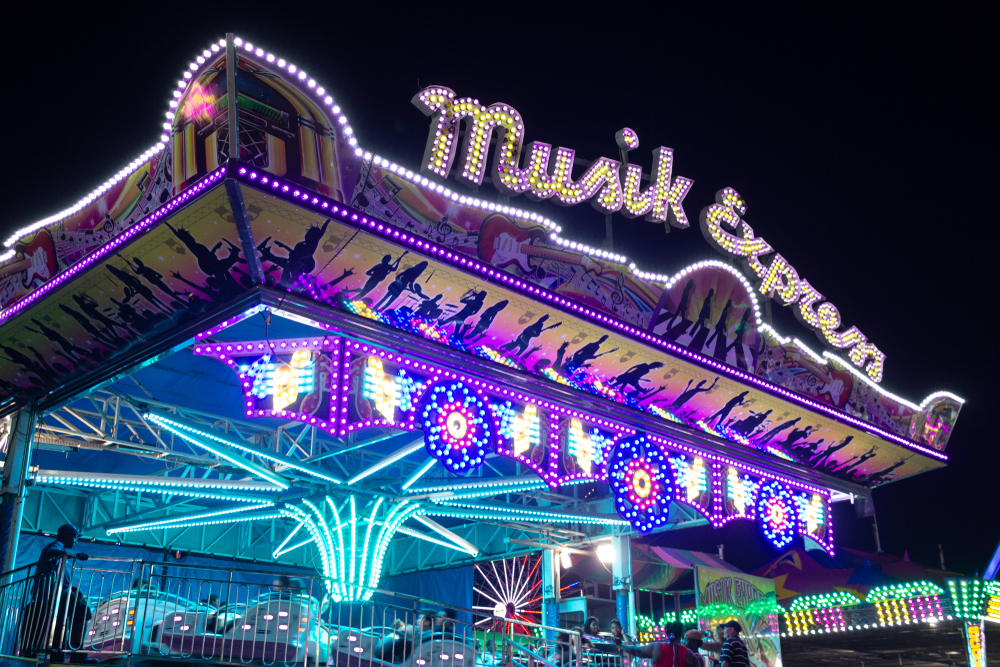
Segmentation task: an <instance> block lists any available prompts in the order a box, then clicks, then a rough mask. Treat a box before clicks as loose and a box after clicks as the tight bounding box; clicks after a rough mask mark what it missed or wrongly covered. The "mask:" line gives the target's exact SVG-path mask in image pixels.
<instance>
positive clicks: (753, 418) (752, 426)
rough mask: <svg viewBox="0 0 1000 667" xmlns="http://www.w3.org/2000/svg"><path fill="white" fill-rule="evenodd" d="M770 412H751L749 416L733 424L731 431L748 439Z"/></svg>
mask: <svg viewBox="0 0 1000 667" xmlns="http://www.w3.org/2000/svg"><path fill="white" fill-rule="evenodd" d="M772 412H774V410H767V411H765V412H754V411H753V410H751V411H750V416H749V417H747V418H746V419H741V420H740V421H738V422H736V423H735V424H733V425H732V428H731V430H732V432H733V433H736V434H738V435H742V436H744V437H747V438H749V437H750V435H751V434H752V433H753V432H754V431H756V430H757V428H758V427H760V425H761V424H763V423H764V421H765V420H766V419H767V418H768V416H769V415H770V414H771V413H772Z"/></svg>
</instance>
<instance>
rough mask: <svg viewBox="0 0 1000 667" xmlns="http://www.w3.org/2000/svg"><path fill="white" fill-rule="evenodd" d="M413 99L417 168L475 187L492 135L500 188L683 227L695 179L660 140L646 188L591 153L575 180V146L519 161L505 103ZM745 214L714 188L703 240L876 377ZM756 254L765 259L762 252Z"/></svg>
mask: <svg viewBox="0 0 1000 667" xmlns="http://www.w3.org/2000/svg"><path fill="white" fill-rule="evenodd" d="M412 102H413V104H414V105H415V106H416V107H417V108H418V109H420V110H421V111H422V112H423V113H424V114H425V115H427V116H431V117H432V121H431V127H430V132H429V134H428V137H427V144H426V146H425V148H424V156H423V159H422V161H421V165H420V170H421V171H422V172H423V173H425V174H432V175H435V176H438V177H440V178H447V177H448V175H449V174H450V173H451V172H452V167H453V166H454V165H455V158H456V155H457V154H458V165H457V168H456V170H455V179H456V180H457V181H459V182H460V183H463V184H464V185H467V186H469V187H478V186H479V185H482V182H483V179H484V178H485V176H486V171H487V166H486V163H487V159H488V153H489V148H490V141H491V139H492V137H493V134H494V133H496V135H497V147H496V149H495V150H494V155H493V168H492V169H491V170H490V179H491V181H492V183H493V185H494V186H495V187H496V188H497V190H498V191H500V192H501V193H502V194H506V195H521V194H523V195H527V196H528V197H529V198H530V199H533V200H535V201H539V200H542V199H553V200H554V201H555V202H557V203H558V204H561V205H565V206H571V205H574V204H580V203H582V202H585V201H589V202H590V203H591V205H592V206H593V207H594V208H595V209H597V210H598V211H600V212H602V213H613V212H619V213H621V214H622V215H624V216H625V217H627V218H638V217H641V216H645V217H646V219H647V220H649V221H651V222H664V223H669V224H670V225H671V226H673V227H678V228H682V229H684V228H687V227H689V226H690V223H689V221H688V217H687V215H686V214H685V212H684V199H685V197H687V195H688V192H689V191H690V190H691V186H692V184H693V183H694V181H693V180H692V179H690V178H685V177H684V176H676V177H674V176H673V163H674V152H673V149H671V148H667V147H665V146H660V147H659V148H657V149H656V150H654V151H653V173H652V177H651V178H650V184H649V186H648V187H647V188H646V189H645V190H643V189H642V188H641V184H642V172H643V169H642V167H641V166H640V165H635V164H626V165H625V174H624V178H623V177H622V174H621V168H622V161H621V160H615V159H613V158H607V157H601V158H598V159H597V160H595V161H594V162H593V163H592V164H591V165H590V167H588V169H587V170H586V171H585V172H584V173H583V175H582V176H580V178H578V179H574V178H573V163H574V159H575V155H576V151H574V150H573V149H571V148H564V147H562V146H559V147H557V148H556V149H555V151H553V150H552V145H551V144H547V143H544V142H541V141H534V142H532V143H531V146H530V147H529V149H528V156H527V159H526V160H525V161H524V165H525V166H524V167H521V166H520V165H521V163H522V161H521V152H522V151H521V149H522V144H523V142H524V121H523V119H522V118H521V114H519V113H518V112H517V110H516V109H514V108H513V107H512V106H510V105H509V104H503V103H500V102H498V103H495V104H490V105H488V106H484V105H482V104H480V102H479V100H477V99H473V98H471V97H462V98H456V96H455V92H454V91H452V90H451V89H449V88H445V87H444V86H429V87H427V88H424V89H423V90H421V91H420V92H419V93H417V94H416V95H415V96H414V97H413V100H412ZM463 122H465V123H466V133H465V137H464V141H462V142H461V153H460V154H459V143H460V142H459V137H460V129H461V125H462V123H463ZM615 139H616V141H617V143H618V145H619V147H620V148H621V149H622V150H623V151H624V152H628V151H630V150H633V149H635V148H638V146H639V139H638V137H637V136H636V134H635V132H634V131H632V130H631V129H629V128H623V129H622V130H620V131H619V132H618V133H617V135H616V136H615ZM745 213H746V202H744V201H743V199H742V198H741V197H740V195H739V193H738V192H736V190H734V189H732V188H725V189H723V190H720V191H719V192H718V193H717V194H716V203H714V204H712V205H711V206H707V207H706V208H705V209H704V210H703V211H702V212H701V217H700V222H701V228H702V232H703V234H704V235H705V238H706V239H707V240H708V241H709V243H710V244H711V245H712V246H713V247H715V248H716V249H717V250H718V251H720V252H722V253H723V254H728V255H734V256H736V257H739V258H740V259H741V260H743V262H744V263H745V264H746V266H747V267H748V268H749V269H750V270H751V271H753V273H754V274H756V276H757V278H758V283H757V288H758V290H759V291H760V292H761V293H762V294H764V295H766V296H767V297H769V298H772V299H774V300H776V301H778V302H779V303H781V304H782V305H786V306H791V305H797V306H798V307H797V308H796V309H795V315H796V317H797V318H798V320H799V321H800V322H801V323H802V324H804V325H806V326H808V327H810V328H812V329H814V330H815V331H816V334H817V335H818V336H819V338H820V340H822V341H823V342H824V343H826V344H828V345H829V346H831V347H833V348H837V349H841V350H846V351H847V353H848V358H849V359H850V360H851V362H852V363H854V365H856V366H858V367H859V368H864V369H865V371H866V373H867V374H868V376H869V377H870V378H871V379H872V380H874V381H875V382H880V381H881V380H882V372H883V367H884V364H885V355H884V354H883V353H882V352H881V351H880V350H879V349H878V348H877V347H875V346H874V345H873V344H871V343H869V342H868V338H867V337H866V336H865V335H864V334H863V333H861V331H860V330H858V328H857V327H854V326H852V327H850V328H848V329H847V330H846V331H840V330H839V329H840V327H841V325H842V321H841V316H840V311H839V310H838V309H837V307H836V306H835V305H833V304H832V303H830V302H828V301H825V302H824V297H823V295H822V294H820V293H819V292H818V291H817V290H816V289H815V288H814V287H813V286H812V285H810V284H809V282H808V281H807V280H805V279H802V278H800V276H799V274H798V271H796V270H795V268H794V267H793V266H792V265H790V264H789V263H788V261H787V260H786V259H785V258H784V257H782V256H781V254H779V253H777V252H775V250H774V248H772V247H771V245H769V244H768V243H767V242H766V241H765V240H764V239H763V238H760V237H756V236H755V235H754V232H753V229H752V228H751V227H750V225H748V224H747V223H746V221H745V220H742V219H741V218H740V215H741V214H745ZM762 258H763V259H762Z"/></svg>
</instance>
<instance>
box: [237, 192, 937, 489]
mask: <svg viewBox="0 0 1000 667" xmlns="http://www.w3.org/2000/svg"><path fill="white" fill-rule="evenodd" d="M245 178H246V177H241V179H245ZM247 180H248V182H249V179H247ZM275 183H278V184H279V187H277V188H273V189H272V188H265V189H266V190H268V191H269V192H271V193H272V194H275V195H276V196H279V197H282V198H285V199H288V200H290V201H294V202H295V203H296V204H297V205H298V206H301V207H303V208H306V209H309V210H314V211H316V213H318V214H320V215H326V216H329V217H330V218H331V219H332V220H339V221H343V222H344V223H346V224H347V225H349V226H355V227H360V228H362V229H365V230H366V231H368V232H369V233H371V234H372V235H374V236H378V237H382V238H385V239H387V240H389V241H391V242H393V243H394V244H399V245H402V246H403V247H408V248H411V249H413V250H417V251H420V252H421V253H422V254H424V255H428V256H430V257H432V258H434V259H436V260H437V261H440V262H444V263H445V264H451V265H453V266H455V267H456V268H459V269H461V270H463V271H465V272H470V273H472V274H473V275H474V276H476V278H477V279H478V280H481V281H484V282H485V283H489V284H497V285H499V286H502V287H503V288H505V289H510V290H514V291H517V292H521V293H523V294H524V295H526V296H528V297H529V298H531V299H532V300H534V301H537V302H539V303H540V304H543V305H546V306H549V307H552V308H555V309H557V310H561V311H564V312H568V313H571V314H573V315H575V316H578V317H581V318H583V319H586V320H589V321H591V322H593V323H596V324H598V325H600V326H602V327H606V328H608V329H611V330H612V331H614V332H617V334H619V335H624V336H626V337H628V338H632V339H636V340H639V341H641V342H643V343H645V344H648V345H650V346H652V347H654V348H658V349H661V350H664V351H666V352H669V353H670V354H672V355H674V356H676V357H677V358H679V359H682V360H687V361H690V362H691V363H693V364H695V365H697V366H700V367H702V368H704V369H707V370H709V371H711V372H714V373H717V374H718V375H719V376H720V377H726V378H730V379H732V380H735V381H737V382H739V383H741V384H743V385H750V386H751V387H753V389H754V391H758V390H763V391H765V392H767V393H769V394H771V395H774V396H777V397H780V398H782V399H785V400H790V401H793V402H795V403H797V404H799V405H800V406H803V407H807V408H809V409H810V410H813V411H815V412H818V413H820V414H822V415H824V416H827V417H829V418H833V419H835V420H837V421H840V422H844V423H846V424H849V425H851V426H852V427H857V428H861V429H863V430H865V431H867V432H869V433H871V434H873V435H875V436H877V437H880V438H884V439H885V440H888V441H891V442H893V443H896V444H899V445H902V446H904V447H906V448H908V449H911V450H915V451H919V452H921V453H922V454H926V455H928V456H931V457H933V458H936V459H938V460H942V461H943V460H947V457H946V456H945V455H944V454H942V453H940V452H937V451H934V450H932V449H930V448H927V447H923V446H921V445H919V444H916V443H913V442H910V441H908V440H906V439H905V438H903V437H901V436H899V435H897V434H895V433H892V432H890V431H888V430H885V429H883V428H880V427H877V426H874V425H872V424H870V423H867V422H865V421H863V420H861V419H858V418H856V417H853V416H851V415H848V414H846V413H844V412H842V411H840V410H837V409H836V408H833V407H831V406H829V405H827V404H824V403H823V402H821V401H818V400H813V399H809V398H805V397H803V396H801V395H798V394H796V393H795V392H792V391H789V390H787V389H785V388H783V387H780V386H778V385H775V384H773V383H771V382H768V381H766V380H762V379H760V378H759V377H757V376H755V375H754V374H753V373H752V372H748V371H742V370H739V369H736V368H733V367H731V366H729V365H728V364H726V363H721V362H719V361H716V360H714V359H712V358H709V357H707V356H704V355H702V354H700V353H698V352H693V351H691V350H690V349H688V348H686V347H682V346H679V345H675V344H673V343H671V342H669V341H667V340H664V339H662V338H660V337H659V336H656V335H654V334H651V333H649V332H648V331H645V330H643V329H641V328H639V327H636V326H633V325H630V324H628V323H626V322H623V321H621V320H619V319H617V318H615V317H611V316H609V315H607V314H605V313H602V312H599V311H596V310H593V309H591V308H588V307H585V306H581V305H580V304H579V303H577V302H575V301H574V300H572V299H569V298H566V297H563V296H561V295H559V294H556V293H553V292H551V291H549V290H547V289H545V288H541V287H539V286H537V285H535V284H533V283H531V282H529V281H526V280H522V279H520V278H518V277H517V276H515V275H512V274H510V273H508V272H506V271H502V270H499V269H497V268H496V267H494V266H492V265H490V264H487V263H484V262H480V261H477V260H475V259H472V258H470V257H468V256H467V255H464V254H462V253H457V252H453V251H452V250H450V249H448V248H444V247H440V246H438V245H437V244H435V243H433V242H431V241H428V240H426V239H424V238H421V237H420V236H417V235H415V234H411V233H408V232H406V231H404V230H401V229H399V228H397V227H395V226H393V225H391V224H387V223H384V222H381V221H379V220H377V219H374V218H369V217H367V216H366V215H364V214H361V213H359V212H356V211H355V210H353V209H351V208H349V207H344V206H343V204H340V203H335V202H333V201H331V200H324V199H323V198H322V197H320V198H319V203H318V204H315V205H314V204H313V203H312V198H310V199H309V201H304V200H303V199H302V193H300V195H299V196H298V197H296V196H294V189H292V188H290V190H291V192H288V193H286V192H284V191H283V188H284V185H283V184H282V183H280V179H279V180H277V181H276V180H272V181H271V185H274V184H275ZM324 204H325V206H324ZM341 256H344V255H341ZM390 259H391V257H390ZM337 271H338V272H340V271H341V269H337ZM348 273H349V270H348V269H345V270H343V273H338V275H336V276H332V278H333V279H334V280H341V279H342V278H344V277H347V276H348ZM347 280H348V281H352V280H353V279H351V278H349V277H347ZM365 280H366V279H364V278H363V279H362V280H361V283H360V284H359V285H358V286H357V287H356V288H355V287H349V288H348V289H349V291H351V292H358V293H364V291H365V289H366V288H365V287H364V283H365ZM317 282H319V281H317ZM407 284H408V283H405V284H401V286H400V288H399V289H400V295H403V296H405V289H406V287H407ZM345 286H346V283H345ZM390 287H391V285H390ZM378 293H379V294H381V293H382V292H381V291H380V292H378ZM317 298H320V300H322V301H329V297H328V296H325V295H323V294H321V293H317ZM386 299H387V301H386ZM393 300H394V299H393V294H392V293H390V294H389V295H388V296H387V297H385V296H383V303H382V304H379V303H374V302H373V303H372V304H371V306H372V307H373V308H374V310H375V311H376V312H375V313H374V314H375V315H376V319H377V318H378V317H380V316H381V313H379V312H377V311H378V310H379V308H381V307H382V305H384V304H385V303H388V304H389V305H390V306H392V305H393ZM430 307H433V304H430ZM432 329H433V328H432ZM445 333H450V332H445ZM435 335H438V334H435ZM493 349H494V352H495V353H497V354H498V355H500V356H502V355H503V354H504V350H502V349H496V348H493ZM514 349H515V351H520V349H521V348H517V347H515V348H514ZM550 358H551V357H550ZM550 370H551V369H550ZM552 379H554V380H555V381H560V380H559V379H558V378H555V377H553V378H552ZM562 379H563V380H565V379H566V378H565V377H563V378H562ZM682 387H683V385H682ZM614 389H615V387H614V386H609V387H605V390H609V391H612V392H613V390H614ZM650 411H652V412H656V413H657V414H659V413H660V412H663V413H664V414H666V415H667V417H666V418H669V414H668V413H669V412H670V411H669V410H664V409H663V408H662V407H660V406H653V407H651V408H650ZM708 416H709V415H707V414H706V415H705V417H708ZM723 437H724V436H723ZM897 474H898V473H897ZM906 474H913V473H912V472H910V473H906Z"/></svg>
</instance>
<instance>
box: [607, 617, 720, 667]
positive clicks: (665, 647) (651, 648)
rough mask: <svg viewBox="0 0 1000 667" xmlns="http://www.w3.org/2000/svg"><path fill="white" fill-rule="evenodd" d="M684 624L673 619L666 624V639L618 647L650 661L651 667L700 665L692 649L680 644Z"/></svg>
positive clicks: (689, 666) (692, 666) (696, 666)
mask: <svg viewBox="0 0 1000 667" xmlns="http://www.w3.org/2000/svg"><path fill="white" fill-rule="evenodd" d="M682 634H684V626H683V625H681V624H680V623H678V622H677V621H674V622H673V623H671V624H669V625H668V626H667V641H666V642H656V643H654V644H645V645H641V646H628V645H625V644H621V645H620V646H619V648H620V649H621V650H622V651H624V652H625V653H627V654H629V655H632V656H634V657H636V658H645V659H646V660H649V661H651V663H652V665H651V667H700V665H699V662H700V661H699V660H698V658H697V657H696V656H695V654H694V653H693V652H692V651H689V650H688V649H687V647H686V646H684V645H683V644H681V641H680V640H681V635H682Z"/></svg>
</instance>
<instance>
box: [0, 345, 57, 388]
mask: <svg viewBox="0 0 1000 667" xmlns="http://www.w3.org/2000/svg"><path fill="white" fill-rule="evenodd" d="M0 350H3V351H4V354H6V355H7V358H8V359H9V360H10V361H11V362H12V363H15V364H17V365H18V366H20V367H21V368H22V369H23V370H24V372H26V373H29V374H32V375H35V376H37V378H36V379H31V378H28V381H29V382H31V384H34V385H41V384H43V381H42V379H43V378H46V377H49V375H48V374H46V370H45V368H44V367H42V365H40V364H37V363H35V362H34V361H32V360H31V358H30V357H28V356H27V355H26V354H22V353H21V352H20V351H19V350H15V349H14V348H12V347H7V346H6V345H2V344H0Z"/></svg>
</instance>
